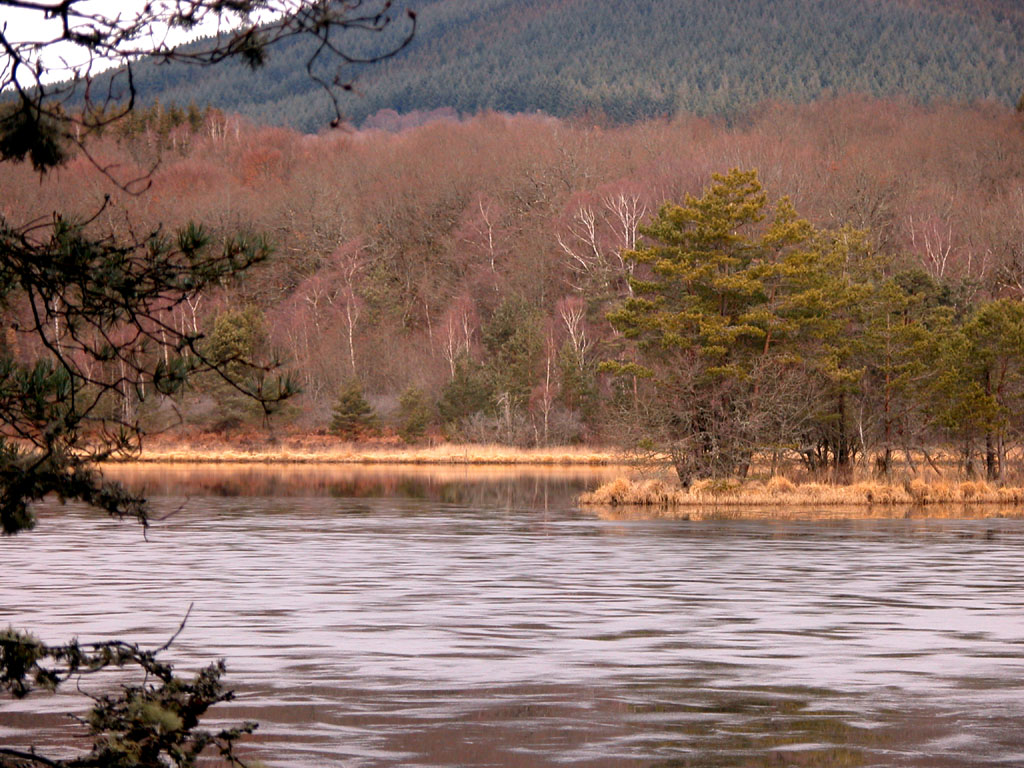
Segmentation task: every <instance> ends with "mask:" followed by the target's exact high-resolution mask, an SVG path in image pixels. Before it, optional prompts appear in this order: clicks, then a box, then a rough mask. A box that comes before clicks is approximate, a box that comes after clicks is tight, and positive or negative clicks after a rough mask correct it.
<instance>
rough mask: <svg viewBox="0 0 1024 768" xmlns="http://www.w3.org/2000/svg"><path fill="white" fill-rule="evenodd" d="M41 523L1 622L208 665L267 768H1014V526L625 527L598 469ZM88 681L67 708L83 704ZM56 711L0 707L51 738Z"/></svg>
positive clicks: (5, 552)
mask: <svg viewBox="0 0 1024 768" xmlns="http://www.w3.org/2000/svg"><path fill="white" fill-rule="evenodd" d="M114 472H116V473H119V474H121V475H122V476H123V477H124V478H125V480H126V481H127V482H129V483H130V484H132V485H136V486H140V487H145V488H147V490H148V492H149V493H150V494H151V495H152V497H153V505H154V511H155V513H156V514H157V515H158V516H167V517H166V519H164V520H162V521H160V522H158V523H156V524H155V525H154V526H153V528H152V529H151V530H150V532H149V534H148V536H147V539H148V540H145V539H143V537H142V534H141V531H140V529H139V528H138V526H135V525H132V524H125V523H117V522H114V521H110V520H108V519H106V518H104V517H102V516H101V515H98V514H96V513H94V512H91V511H89V510H87V509H84V508H82V507H79V506H75V505H68V506H66V507H60V506H58V505H56V504H52V505H51V504H47V505H44V507H43V508H42V510H41V515H40V523H39V526H38V527H37V529H36V530H35V531H33V532H30V533H28V534H24V535H21V536H18V537H15V538H12V539H5V540H2V541H0V553H2V554H0V558H2V560H0V562H2V564H3V577H2V580H0V625H8V624H10V625H14V626H17V627H24V628H31V629H32V630H33V631H34V632H36V633H37V634H38V635H40V636H41V637H43V638H44V639H45V640H49V641H53V642H57V641H61V640H64V639H67V638H68V637H69V636H71V635H75V634H77V636H78V637H79V638H80V639H81V640H83V641H89V640H98V639H103V638H107V637H109V636H122V637H125V638H130V639H133V640H139V641H143V642H145V643H147V644H152V645H154V646H155V645H159V644H161V643H163V642H164V641H165V640H166V639H167V638H168V637H170V636H171V635H172V634H173V632H174V630H175V629H176V628H177V626H178V624H179V623H180V621H181V620H182V618H183V617H184V615H185V613H186V611H187V610H188V608H189V605H190V604H192V605H193V606H194V607H193V609H192V613H191V615H190V617H189V620H188V622H187V625H186V627H185V629H184V631H183V633H182V635H181V636H180V637H179V639H178V640H177V642H176V643H175V645H174V646H173V648H172V649H171V652H170V656H171V657H172V658H173V659H174V660H176V661H177V662H178V664H179V665H180V669H181V670H192V669H196V668H198V667H200V666H203V665H205V664H206V663H208V662H209V661H211V660H214V659H216V658H220V657H224V658H226V659H227V660H228V665H229V676H230V681H231V683H232V685H233V687H234V688H235V689H236V691H237V692H238V699H237V700H236V701H235V702H232V703H230V704H227V705H223V706H221V707H218V708H217V709H216V710H215V711H216V712H217V713H218V718H219V720H218V722H224V723H228V722H237V721H240V720H245V719H254V720H258V721H259V722H260V728H259V730H258V732H257V734H256V735H255V736H254V737H253V738H252V739H251V740H250V741H249V742H248V744H249V751H248V754H250V755H253V756H255V757H258V758H259V759H261V760H263V761H265V762H267V763H268V764H270V765H274V766H282V767H284V766H295V767H298V766H303V767H306V766H310V767H312V766H335V767H340V766H346V767H357V766H524V767H525V766H609V767H611V766H662V767H667V766H694V767H696V766H708V767H710V766H929V767H931V768H942V767H944V766H997V765H1020V764H1024V728H1022V726H1024V556H1022V555H1024V520H1020V519H1010V518H1006V519H1002V518H994V519H985V518H979V519H931V518H920V517H916V518H910V519H891V520H885V519H855V518H854V519H839V520H829V521H825V522H820V521H818V522H816V521H807V520H791V521H773V520H701V521H690V520H648V519H643V518H642V517H638V516H632V517H630V516H622V517H618V516H615V515H613V514H605V515H600V516H599V515H596V514H593V513H589V512H585V511H581V510H579V509H578V508H577V507H576V506H575V505H574V501H573V498H574V496H575V494H577V493H578V492H579V491H581V490H583V489H585V488H590V487H593V486H594V485H595V484H597V483H598V482H600V481H601V480H603V479H605V478H607V477H608V475H609V473H610V471H609V470H607V469H604V470H568V469H566V470H514V471H510V470H502V469H473V468H461V469H460V468H449V469H429V468H405V469H399V470H395V469H380V468H364V469H360V468H342V467H338V468H326V467H325V468H309V467H296V468H259V467H239V468H217V467H205V468H203V467H170V468H168V467H122V468H115V469H114ZM97 684H99V683H94V682H93V681H92V680H90V681H88V683H87V685H97ZM69 705H70V706H78V707H81V703H80V702H76V701H75V698H74V697H72V696H63V695H62V696H57V697H31V698H29V699H28V700H26V701H21V702H12V701H10V700H6V699H5V700H0V743H4V744H8V745H24V744H26V743H27V739H28V733H29V731H30V730H31V733H32V739H33V740H34V741H35V742H36V743H44V744H50V745H61V746H64V747H66V746H67V745H68V743H69V742H68V736H67V734H68V732H69V729H71V728H72V726H69V725H68V724H67V722H66V721H65V720H63V719H61V717H60V716H58V715H57V713H58V712H60V711H63V710H65V709H67V707H68V706H69Z"/></svg>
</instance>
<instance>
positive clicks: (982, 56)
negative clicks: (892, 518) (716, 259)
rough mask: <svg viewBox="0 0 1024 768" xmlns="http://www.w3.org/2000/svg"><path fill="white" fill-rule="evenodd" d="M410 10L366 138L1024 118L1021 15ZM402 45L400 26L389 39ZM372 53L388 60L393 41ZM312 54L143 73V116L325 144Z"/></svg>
mask: <svg viewBox="0 0 1024 768" xmlns="http://www.w3.org/2000/svg"><path fill="white" fill-rule="evenodd" d="M406 6H408V7H414V8H415V9H416V10H417V12H418V19H419V27H418V31H417V35H416V38H415V40H414V42H413V44H412V45H411V46H410V47H409V48H408V49H406V50H405V51H403V52H402V53H401V54H400V55H398V56H397V57H395V58H394V59H391V60H389V61H388V62H386V63H384V64H383V65H374V66H373V67H370V68H366V69H365V70H364V71H359V69H358V68H357V67H354V68H351V69H350V70H348V71H347V72H344V73H343V75H344V77H346V78H347V77H349V76H356V77H357V80H356V90H355V93H353V94H348V95H345V98H344V101H343V104H342V108H343V110H344V111H345V113H346V114H347V116H348V117H349V118H351V120H352V121H354V122H355V123H357V124H359V123H362V122H363V121H364V120H365V119H366V118H367V117H369V116H371V115H374V114H375V113H378V112H379V111H381V110H395V111H397V112H399V113H401V114H407V113H410V112H413V111H417V110H434V109H441V108H451V109H454V110H456V111H457V112H459V113H462V114H475V113H477V112H480V111H482V110H496V111H501V112H510V113H520V112H525V113H529V112H535V111H541V112H544V113H546V114H549V115H555V116H560V117H570V116H576V115H588V116H589V117H591V118H596V117H598V116H604V117H606V118H607V119H610V120H612V121H614V122H628V121H636V120H640V119H644V118H649V117H653V116H665V115H674V114H677V113H680V112H690V113H696V114H701V115H706V114H731V113H734V112H735V111H736V110H740V109H743V108H746V107H749V106H751V105H753V104H757V103H760V102H762V101H766V100H784V101H792V102H797V103H800V102H806V101H810V100H813V99H815V98H818V97H820V96H822V95H823V94H827V93H830V92H838V93H843V92H856V93H863V94H871V95H875V96H888V95H896V94H900V95H903V96H906V97H909V98H911V99H914V100H918V101H921V102H930V101H935V100H940V101H949V100H951V101H961V102H973V101H978V100H996V101H1000V102H1002V103H1004V104H1015V103H1016V102H1017V99H1018V98H1019V97H1020V95H1021V92H1022V90H1024V75H1022V72H1024V5H1022V4H1020V3H1017V2H1014V1H1013V0H969V1H968V2H956V1H954V0H872V2H865V1H864V0H743V2H719V0H443V1H441V0H401V2H400V3H396V7H397V8H399V10H400V9H401V8H404V7H406ZM402 32H403V28H402V25H400V24H396V25H395V26H394V28H393V29H392V30H391V31H390V33H389V34H391V35H392V36H394V37H395V38H396V39H398V37H400V35H401V34H402ZM359 45H361V46H364V47H363V48H362V49H361V50H363V51H365V52H366V53H371V52H372V51H373V50H381V51H382V50H386V49H387V47H388V39H387V38H384V37H382V38H381V39H379V40H378V41H377V45H376V47H372V46H371V47H365V46H367V45H370V44H368V43H366V41H365V40H362V39H361V40H360V42H359ZM309 53H310V50H309V48H308V47H304V45H303V44H301V43H298V42H294V43H289V44H285V45H279V46H277V47H276V48H275V49H274V50H273V51H271V55H270V60H269V62H268V65H267V66H266V67H265V68H263V69H261V70H260V71H258V72H256V73H252V72H248V71H247V70H245V69H244V68H242V67H241V66H238V67H234V68H231V67H223V68H216V69H211V70H205V71H199V70H189V69H187V68H184V67H152V66H151V67H146V66H140V67H139V71H138V73H137V77H136V83H137V84H138V86H139V90H140V95H141V97H142V101H143V103H150V104H151V103H153V101H154V100H157V99H158V100H159V101H161V102H163V103H164V104H169V103H177V104H179V105H182V106H184V105H186V104H188V103H189V102H192V101H194V102H196V103H197V104H199V105H200V106H204V105H213V106H216V107H218V108H221V109H225V110H231V111H237V112H240V113H242V114H244V115H246V116H248V117H250V118H252V119H254V120H256V121H258V122H263V123H272V124H282V125H290V126H292V127H294V128H297V129H299V130H303V131H316V130H319V129H321V128H323V127H324V126H325V125H326V124H327V123H328V121H329V120H330V119H331V118H332V117H333V113H332V111H331V107H330V104H329V101H328V100H327V99H326V98H324V97H323V96H322V95H321V96H319V97H317V96H316V94H315V93H314V92H315V91H316V89H317V86H316V84H315V83H313V82H311V81H310V80H309V78H308V77H307V76H306V72H305V61H306V59H307V58H308V56H309ZM321 74H323V75H325V76H327V77H333V75H334V74H336V73H335V72H334V71H329V70H324V71H323V72H321ZM380 118H381V119H382V120H383V121H384V122H385V123H386V121H387V119H388V117H387V114H385V115H382V116H380ZM378 122H381V121H380V120H378Z"/></svg>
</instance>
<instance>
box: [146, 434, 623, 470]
mask: <svg viewBox="0 0 1024 768" xmlns="http://www.w3.org/2000/svg"><path fill="white" fill-rule="evenodd" d="M132 461H140V462H159V463H191V464H195V463H210V464H222V463H235V464H237V463H260V464H484V465H534V466H610V465H620V464H625V463H626V460H625V457H624V456H623V455H622V454H621V453H619V452H617V451H614V450H611V449H608V450H605V449H593V448H577V447H574V446H566V447H556V448H533V449H525V448H523V449H521V448H511V447H509V446H504V445H463V444H453V443H444V444H441V445H435V446H422V447H417V446H401V445H399V446H396V445H378V444H361V443H342V442H338V441H334V440H331V439H329V438H328V439H325V440H323V442H322V443H321V444H317V442H316V441H315V440H310V439H304V440H302V441H301V442H299V441H291V442H290V441H282V442H280V443H276V444H274V443H268V442H263V441H239V442H238V443H237V444H234V445H232V444H228V443H211V442H209V441H202V442H197V443H147V444H146V445H145V447H144V448H143V451H142V453H141V454H140V455H139V456H138V457H136V458H134V459H132Z"/></svg>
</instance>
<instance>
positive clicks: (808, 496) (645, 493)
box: [579, 477, 1024, 510]
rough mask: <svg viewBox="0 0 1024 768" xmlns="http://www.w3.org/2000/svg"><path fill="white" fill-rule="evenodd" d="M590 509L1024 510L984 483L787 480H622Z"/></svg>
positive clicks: (597, 494)
mask: <svg viewBox="0 0 1024 768" xmlns="http://www.w3.org/2000/svg"><path fill="white" fill-rule="evenodd" d="M579 501H580V503H581V504H583V505H587V506H612V507H619V506H633V507H648V508H652V507H653V508H657V509H662V510H678V509H687V508H688V509H708V508H718V507H786V508H798V507H819V508H820V507H839V506H858V507H893V506H904V507H905V506H924V505H934V504H954V505H963V504H971V505H974V504H1001V505H1020V504H1024V488H1008V487H995V486H991V485H989V484H988V483H985V482H971V481H965V482H949V481H942V480H938V479H936V480H934V481H925V480H922V479H913V480H908V481H905V482H903V483H901V484H887V483H882V482H873V481H862V482H857V483H852V484H850V485H832V484H827V483H813V482H811V483H801V484H799V485H798V484H796V483H793V482H792V481H790V480H787V479H786V478H783V477H775V478H772V479H771V480H769V481H768V482H767V483H762V482H759V481H750V482H744V483H740V482H736V481H725V480H701V481H698V482H695V483H694V484H693V485H692V486H690V488H689V489H683V488H672V487H671V486H669V485H668V484H667V483H665V482H663V481H661V480H643V481H638V482H634V481H631V480H628V479H626V478H623V477H620V478H617V479H615V480H612V481H611V482H608V483H605V484H604V485H602V486H601V487H599V488H598V489H597V490H595V491H592V492H591V493H584V494H583V495H581V496H580V499H579Z"/></svg>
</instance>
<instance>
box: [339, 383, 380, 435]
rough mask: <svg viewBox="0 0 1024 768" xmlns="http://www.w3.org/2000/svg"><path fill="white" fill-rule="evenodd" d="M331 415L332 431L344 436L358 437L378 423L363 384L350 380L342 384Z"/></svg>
mask: <svg viewBox="0 0 1024 768" xmlns="http://www.w3.org/2000/svg"><path fill="white" fill-rule="evenodd" d="M332 413H333V416H332V417H331V432H333V433H334V434H336V435H342V436H343V437H357V436H358V435H360V434H361V433H363V432H365V431H366V430H369V429H372V428H373V427H374V426H375V425H376V423H377V415H376V414H375V413H374V411H373V406H371V405H370V404H369V403H368V402H367V401H366V398H365V397H363V388H362V385H360V383H359V382H358V381H356V380H354V379H353V380H350V381H348V382H346V383H345V384H343V385H342V386H341V389H340V390H339V392H338V399H337V401H335V404H334V408H333V411H332Z"/></svg>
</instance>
